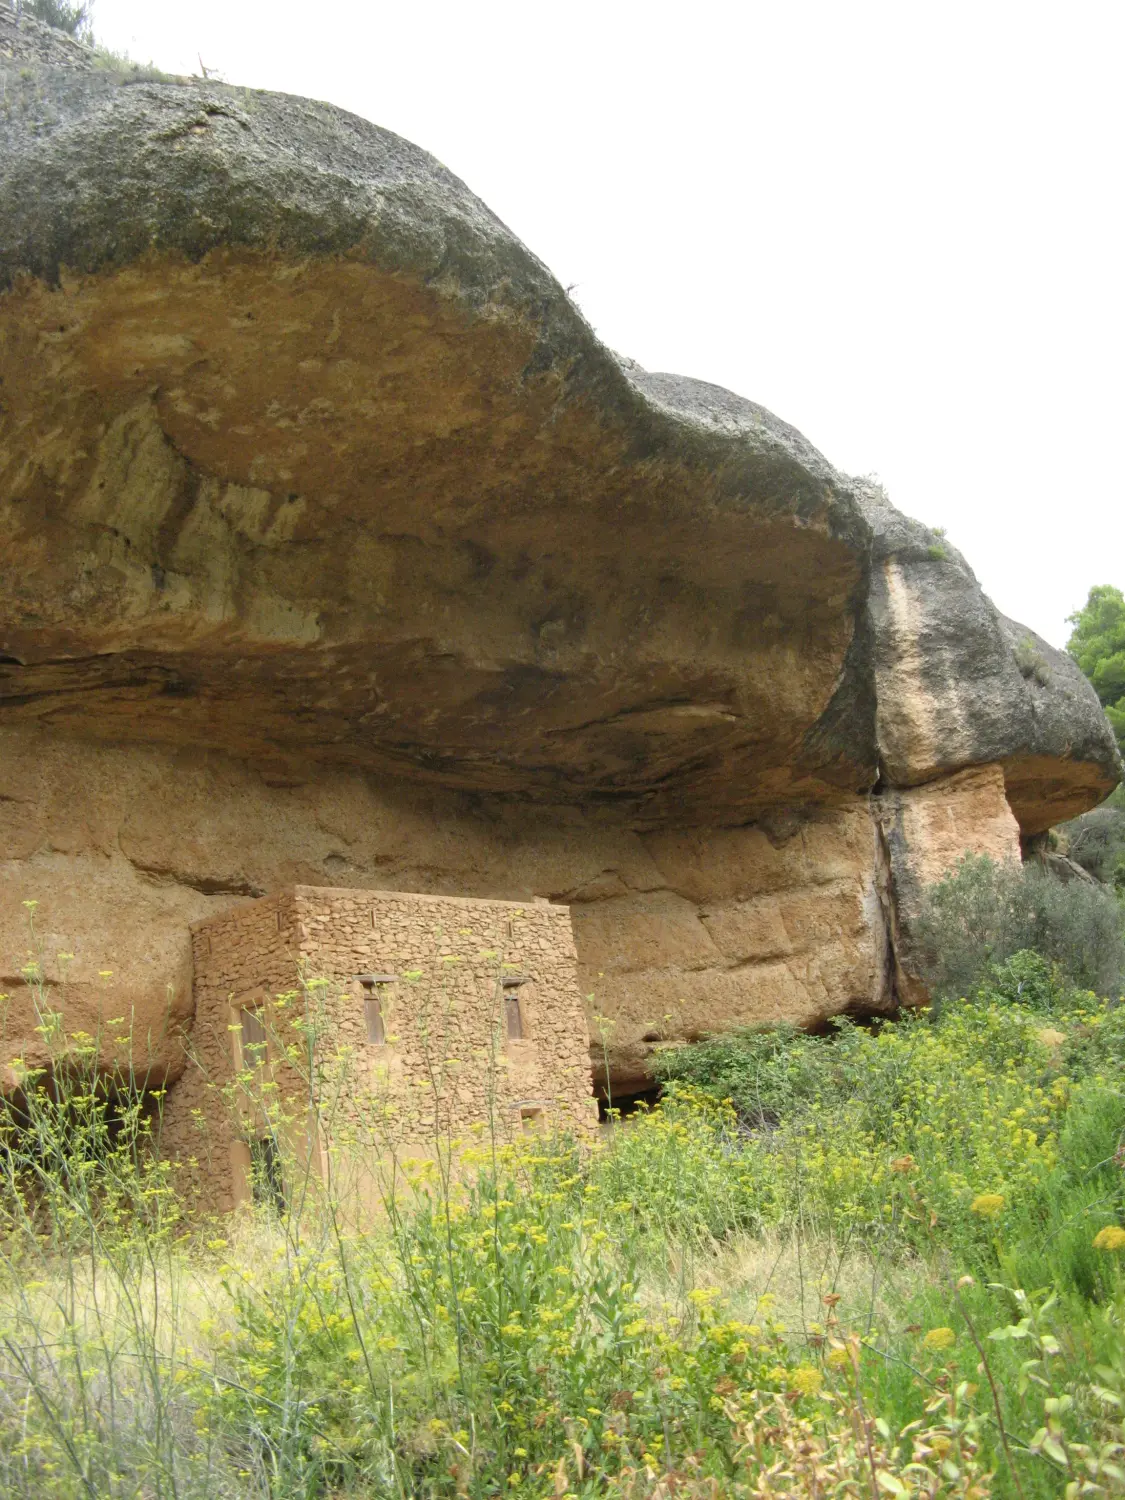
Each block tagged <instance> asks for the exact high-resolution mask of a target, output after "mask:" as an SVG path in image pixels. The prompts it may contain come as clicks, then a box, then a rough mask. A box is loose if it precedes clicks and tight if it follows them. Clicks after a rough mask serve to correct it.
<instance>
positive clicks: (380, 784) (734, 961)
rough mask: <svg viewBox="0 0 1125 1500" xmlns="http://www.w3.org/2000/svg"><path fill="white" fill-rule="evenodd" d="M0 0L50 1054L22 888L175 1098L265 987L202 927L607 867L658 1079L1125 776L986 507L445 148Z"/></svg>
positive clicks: (6, 892)
mask: <svg viewBox="0 0 1125 1500" xmlns="http://www.w3.org/2000/svg"><path fill="white" fill-rule="evenodd" d="M4 15H5V12H4V11H3V10H2V9H0V89H2V92H3V99H4V109H3V110H2V111H0V959H2V960H3V962H2V965H0V983H2V986H3V989H4V990H5V991H7V992H8V993H9V994H10V996H11V999H10V1004H9V1012H8V1030H9V1034H10V1036H11V1045H12V1046H13V1047H15V1048H17V1049H21V1050H22V1051H23V1052H24V1053H25V1054H26V1056H27V1057H28V1059H29V1060H34V1058H35V1056H36V1049H37V1047H38V1046H39V1043H38V1039H37V1035H36V1032H35V1014H34V1007H33V1006H32V1004H31V997H30V996H29V994H28V992H27V990H26V987H25V986H24V985H23V984H22V981H21V976H20V966H21V964H22V963H23V961H24V959H25V956H26V953H27V950H28V947H29V944H30V943H31V941H32V940H31V939H30V938H29V936H28V933H27V909H26V908H25V907H24V905H23V903H24V902H25V901H28V900H35V901H38V902H39V906H38V908H37V910H36V920H37V937H36V939H35V942H36V943H37V944H38V947H39V951H40V954H41V957H42V961H43V964H44V967H45V972H46V976H47V981H48V984H49V986H50V989H51V999H52V1003H58V1004H61V1005H62V1006H63V1008H64V1010H65V1013H66V1015H67V1018H68V1021H69V1022H70V1023H71V1024H73V1025H76V1026H82V1027H83V1028H85V1029H86V1030H89V1031H95V1032H96V1030H97V1027H98V1024H99V1020H100V1018H102V1017H103V1016H104V1007H105V1005H106V1004H107V1003H111V1004H112V1007H113V1012H112V1013H113V1014H114V1015H129V1016H131V1017H132V1018H133V1036H134V1047H135V1053H136V1056H137V1059H138V1060H139V1061H143V1063H144V1065H145V1066H148V1067H151V1068H152V1070H153V1076H154V1077H163V1078H165V1079H167V1080H168V1081H169V1082H170V1083H171V1084H172V1085H173V1091H172V1093H171V1095H170V1097H169V1109H170V1111H171V1112H172V1113H173V1114H175V1112H176V1111H177V1110H180V1113H181V1114H182V1110H181V1102H182V1101H183V1100H186V1098H187V1097H188V1094H189V1093H190V1091H191V1089H192V1088H193V1087H194V1085H193V1084H191V1082H190V1079H191V1076H192V1075H191V1073H190V1070H189V1071H187V1072H185V1069H186V1068H187V1058H188V1056H189V1055H190V1053H191V1050H192V1049H193V1048H194V1049H195V1050H196V1051H197V1052H199V1051H201V1050H205V1049H206V1048H207V1047H209V1046H211V1045H212V1042H210V1041H208V1040H207V1038H208V1037H209V1036H211V1034H212V1033H211V1032H210V1031H209V1030H208V1027H209V1026H210V1025H211V1022H209V1021H206V1020H205V1016H204V1010H205V1009H206V1006H207V1005H212V1004H214V1005H218V1004H220V1003H222V1004H225V1003H226V1002H225V999H224V1000H223V1001H222V1002H220V1001H219V1000H216V999H214V995H213V994H212V990H211V989H210V988H208V986H210V985H211V980H209V979H207V978H206V973H205V971H203V972H204V978H203V980H201V981H200V982H201V983H202V984H203V990H202V991H200V993H203V992H204V991H206V993H207V994H208V995H211V996H212V998H211V999H209V1000H207V1001H206V1003H204V1002H198V1003H197V1000H196V998H194V997H193V989H192V954H191V941H190V939H189V929H190V928H191V926H192V924H193V923H197V922H200V921H207V920H209V919H215V918H222V917H223V914H224V913H227V912H229V911H231V910H232V908H234V907H235V906H236V905H237V904H238V903H240V902H245V901H246V899H247V898H259V897H264V896H267V895H268V894H269V893H273V892H277V891H279V890H282V889H288V888H290V887H294V886H297V887H308V888H314V887H315V888H324V889H333V890H339V888H341V887H347V888H349V889H350V890H352V891H356V890H359V891H362V892H364V893H366V894H365V896H364V898H363V899H367V900H374V899H375V898H374V895H373V894H372V893H377V892H384V893H385V892H392V891H393V892H403V891H407V892H410V891H415V892H420V893H424V894H426V895H429V896H432V897H441V898H479V899H482V900H486V901H488V902H490V903H495V902H503V901H512V902H516V903H518V904H519V905H521V906H523V907H524V908H525V909H526V911H527V912H529V913H534V912H536V911H537V910H538V907H537V906H536V904H535V903H536V898H540V900H546V901H549V902H555V903H559V904H562V905H566V906H569V908H570V909H571V912H572V920H573V932H574V941H575V944H576V949H577V964H578V973H579V985H580V990H581V993H582V994H583V995H585V994H593V995H594V997H595V1000H594V1004H595V1006H596V1007H597V1011H598V1013H599V1014H601V1015H604V1016H605V1017H606V1018H607V1024H608V1030H607V1035H606V1047H605V1049H604V1051H603V1049H602V1047H601V1046H600V1045H599V1046H597V1047H595V1048H594V1049H593V1053H592V1056H591V1058H590V1061H591V1063H592V1065H593V1066H594V1068H595V1070H596V1071H597V1073H598V1074H599V1076H600V1075H601V1074H602V1073H604V1071H605V1069H606V1066H607V1065H608V1071H609V1073H610V1075H611V1077H612V1079H613V1081H614V1084H615V1087H616V1088H618V1089H619V1090H621V1089H628V1088H637V1089H640V1088H642V1087H644V1085H645V1084H646V1082H647V1081H648V1079H649V1077H650V1069H651V1057H652V1051H653V1048H655V1047H657V1046H659V1045H661V1044H662V1043H663V1042H664V1041H669V1040H677V1039H680V1040H684V1039H687V1040H690V1039H692V1038H695V1037H698V1036H699V1035H701V1034H703V1033H705V1032H708V1031H715V1030H721V1029H722V1028H723V1027H727V1026H731V1025H736V1024H739V1025H741V1024H750V1023H768V1022H772V1021H778V1020H782V1019H784V1020H788V1021H792V1022H795V1023H798V1024H801V1025H814V1024H817V1023H819V1022H822V1021H823V1020H824V1019H825V1018H827V1017H829V1016H831V1015H833V1014H837V1013H840V1012H842V1011H851V1012H867V1013H870V1012H873V1011H881V1010H883V1011H885V1010H889V1009H892V1008H893V1007H895V1006H896V1005H898V1004H900V1003H901V1002H903V1001H904V1000H906V1001H912V1000H916V999H918V998H920V996H921V989H920V985H919V981H918V978H917V973H916V964H915V963H914V960H913V951H912V936H911V931H912V922H913V918H914V915H915V913H916V910H917V903H918V900H919V898H920V892H921V889H922V887H923V885H924V884H925V882H927V881H928V880H931V879H933V878H936V877H938V876H939V875H940V874H942V873H944V871H945V870H946V869H947V868H949V866H950V865H951V864H952V863H954V862H955V861H956V859H957V858H958V857H959V855H960V854H961V853H963V852H964V851H966V850H976V851H982V852H988V853H991V854H994V855H996V856H997V857H1011V858H1016V857H1018V849H1019V839H1020V838H1023V839H1024V840H1025V841H1027V840H1030V839H1034V838H1035V837H1036V836H1037V835H1038V834H1040V833H1041V832H1042V831H1043V830H1045V829H1047V828H1049V827H1050V826H1051V824H1053V823H1055V822H1058V821H1060V820H1062V819H1064V818H1067V817H1071V816H1073V815H1074V814H1076V813H1078V812H1080V811H1082V810H1083V809H1084V808H1087V807H1090V806H1092V805H1093V804H1095V803H1096V802H1097V801H1099V800H1100V799H1101V798H1102V797H1104V796H1105V795H1106V793H1107V792H1108V791H1109V790H1110V789H1111V788H1112V786H1113V785H1114V784H1115V783H1116V781H1117V780H1118V778H1119V775H1120V773H1121V765H1120V761H1119V758H1118V755H1117V751H1116V747H1115V743H1114V739H1113V736H1112V734H1111V732H1110V731H1109V728H1108V725H1107V724H1106V721H1105V718H1104V716H1103V714H1102V712H1101V709H1100V707H1099V705H1098V702H1097V699H1096V697H1095V695H1094V693H1093V691H1092V690H1091V689H1090V687H1089V685H1088V684H1087V683H1086V681H1085V680H1084V678H1083V677H1082V676H1081V674H1080V673H1079V672H1078V671H1077V668H1076V667H1075V666H1074V664H1073V663H1072V662H1071V661H1070V660H1069V659H1068V658H1067V657H1066V656H1065V655H1064V654H1062V653H1060V652H1056V651H1054V650H1052V648H1051V647H1050V646H1048V645H1047V644H1046V643H1045V642H1043V641H1040V640H1038V639H1036V638H1035V637H1033V636H1032V635H1031V634H1030V632H1028V631H1027V630H1025V629H1024V628H1023V627H1021V626H1019V625H1017V624H1015V623H1014V622H1012V621H1009V620H1006V619H1005V618H1003V617H1002V616H1001V615H999V614H998V612H997V611H996V610H995V608H994V607H993V606H992V604H991V603H990V602H989V600H988V599H987V598H985V596H984V595H983V594H982V592H981V590H980V588H979V586H978V584H977V582H976V579H975V578H974V576H973V574H972V571H971V569H970V568H969V566H968V564H967V562H966V561H965V559H964V558H963V557H961V556H960V554H959V553H958V552H957V551H956V550H955V549H954V548H952V547H951V546H949V544H948V543H947V542H945V541H944V540H943V539H942V538H940V537H939V536H937V535H936V534H935V533H933V532H931V531H930V530H928V529H927V528H926V527H925V526H923V525H920V524H919V523H917V522H915V521H912V520H909V519H908V518H906V517H904V516H902V515H901V514H899V512H897V511H896V510H895V509H894V508H893V506H892V505H891V504H890V503H889V502H888V500H887V499H886V497H885V496H884V495H882V493H881V492H879V491H878V490H877V489H875V488H873V487H872V486H871V485H870V484H868V483H866V482H864V481H859V480H855V479H851V478H849V477H848V476H846V475H844V474H841V473H839V472H838V471H837V470H835V469H834V468H833V467H832V466H831V464H829V463H828V462H827V460H826V459H825V458H824V457H823V456H822V455H821V454H820V453H818V452H817V451H816V449H815V448H813V447H812V445H811V444H810V443H809V442H808V441H807V440H806V439H805V438H804V437H803V436H802V435H801V434H800V433H798V432H796V431H795V430H794V429H793V428H792V427H790V426H788V425H787V424H786V423H785V422H783V421H781V420H779V419H778V418H777V417H775V416H773V415H772V414H771V413H770V412H768V411H765V410H764V409H763V408H762V407H760V406H756V405H755V404H754V403H752V402H750V401H746V400H743V399H742V398H740V397H738V396H735V395H732V394H731V393H730V392H728V391H724V390H721V389H719V388H718V387H715V386H712V385H708V384H705V383H703V382H700V381H695V380H689V379H684V378H682V377H678V376H673V375H666V374H654V373H651V372H648V371H645V370H642V369H641V368H640V367H639V366H637V365H635V364H634V363H632V362H631V361H628V360H622V359H620V358H618V357H617V356H616V355H614V354H613V353H612V352H611V351H610V350H608V349H607V348H605V347H604V346H603V345H602V344H600V343H599V342H598V340H597V338H596V337H595V335H594V333H593V331H592V330H591V329H590V328H589V326H588V325H587V324H586V323H585V321H584V320H583V318H582V316H581V315H580V313H579V312H578V311H577V309H576V308H575V307H574V305H573V304H572V303H571V302H570V300H569V298H568V297H567V295H566V293H565V291H564V290H563V289H562V288H561V287H560V286H559V285H558V283H557V282H556V281H555V279H554V278H553V277H552V276H551V274H550V273H549V272H548V271H547V269H546V268H545V267H544V266H543V265H542V264H541V263H540V262H539V261H538V260H537V259H536V258H535V256H534V255H533V254H532V253H531V252H530V251H529V250H528V249H527V248H526V247H525V246H524V245H522V244H521V243H520V242H519V241H518V240H517V239H516V238H515V236H514V235H512V234H511V232H510V231H509V230H508V229H507V228H506V227H505V226H504V225H503V224H502V223H501V222H500V221H499V220H498V219H497V218H496V217H495V215H493V214H492V213H491V212H490V211H489V210H488V208H487V207H486V206H485V205H484V204H483V203H481V202H480V201H479V199H477V198H475V197H474V196H473V194H472V193H471V192H470V191H469V189H468V188H467V187H466V186H465V184H464V183H462V182H460V181H459V180H458V179H457V178H455V177H453V176H452V175H451V174H450V173H449V172H448V171H446V170H445V168H443V167H442V166H441V165H440V164H439V163H437V162H436V161H434V160H433V158H432V157H430V156H428V155H427V154H426V153H425V152H424V151H422V150H420V149H419V148H418V147H416V146H413V145H411V144H410V143H409V142H407V141H404V140H402V139H401V138H400V137H398V136H395V135H393V134H391V133H390V132H388V131H386V130H381V129H379V128H378V127H376V126H374V125H371V124H369V123H367V122H366V121H364V120H360V119H357V118H356V117H355V116H353V115H349V114H347V113H345V112H344V111H341V110H338V109H335V108H333V107H332V106H331V105H328V104H323V103H317V102H314V101H309V100H300V99H293V98H289V97H286V96H283V95H277V94H270V93H265V92H262V91H258V90H249V89H240V88H235V87H227V86H226V85H223V84H219V83H216V82H213V81H210V80H199V79H161V78H147V77H142V76H140V75H138V74H136V73H135V72H126V73H122V74H120V75H119V74H117V73H115V72H114V71H113V69H112V68H109V69H107V68H102V67H99V68H97V69H91V68H89V67H87V66H86V63H87V62H88V61H89V59H88V55H87V54H86V53H85V50H84V49H79V50H78V53H75V54H74V55H73V57H72V55H71V54H72V52H73V47H72V45H71V44H69V43H68V44H67V45H65V46H64V45H63V44H62V43H59V44H58V46H57V47H56V46H55V44H54V42H53V41H51V39H50V37H49V36H48V39H47V41H50V45H49V46H48V45H47V41H45V40H44V36H43V31H42V28H37V27H34V26H30V25H29V24H28V23H27V22H26V19H25V20H21V21H19V22H18V24H17V23H16V22H15V21H14V20H13V18H12V17H11V14H10V13H8V19H7V20H4V19H3V17H4ZM72 63H73V65H72ZM732 295H734V293H732ZM738 295H744V288H743V287H741V285H740V287H739V289H738ZM950 419H951V420H956V412H955V411H952V412H951V418H950ZM998 498H999V497H998ZM271 899H272V898H271ZM302 899H304V898H302ZM325 899H329V898H325ZM331 899H332V900H336V899H340V900H343V899H344V898H343V897H339V898H337V897H332V898H331ZM348 899H352V898H348ZM356 899H359V898H356ZM395 899H397V900H401V899H403V898H401V897H396V898H395ZM252 909H257V908H252ZM260 909H261V910H262V911H265V910H266V908H265V907H264V906H263V907H261V908H260ZM546 910H548V908H544V911H546ZM240 920H245V921H247V922H249V921H250V920H251V919H250V918H249V917H245V918H242V919H240ZM255 920H256V919H255ZM294 920H296V918H294ZM537 920H542V921H548V920H556V919H555V918H547V917H546V916H543V917H541V918H537ZM314 927H315V924H314ZM314 927H310V928H309V931H310V932H312V931H313V930H314ZM216 931H218V929H216ZM275 936H276V933H275ZM271 941H272V939H271ZM310 941H312V939H311V938H310ZM59 952H66V953H70V954H73V955H74V957H73V959H71V960H68V961H67V962H66V964H65V965H60V964H59V962H58V961H57V960H56V959H55V957H54V955H55V954H56V953H59ZM326 952H327V950H326ZM329 956H330V955H329ZM198 957H199V955H198V951H197V954H196V958H197V960H198ZM276 958H277V965H276V968H275V969H273V970H270V971H269V973H267V972H266V969H263V972H262V974H261V976H260V978H258V979H255V980H254V981H253V983H254V984H260V985H262V986H264V987H266V988H272V989H278V988H279V989H280V992H282V993H284V992H286V991H288V990H290V989H292V988H293V986H294V985H295V983H296V974H295V972H294V971H293V969H292V963H293V962H294V961H295V959H294V951H291V948H289V949H286V950H285V951H284V955H283V953H282V950H281V949H280V948H278V950H277V954H276ZM262 959H263V963H265V960H266V954H265V950H264V949H263V950H262ZM376 959H378V962H379V963H382V962H386V963H387V965H388V966H389V968H395V969H396V971H397V964H395V963H392V962H391V957H390V955H388V956H387V957H386V958H385V959H383V958H382V957H381V956H379V955H376V954H373V955H372V956H371V958H370V963H371V964H372V965H375V964H376ZM272 961H273V960H272V959H271V960H270V962H272ZM367 961H368V960H366V959H365V960H364V962H367ZM341 962H343V955H342V954H341ZM528 962H529V963H530V959H528ZM354 963H355V964H358V963H359V957H358V956H356V957H355V958H354ZM352 964H353V958H352V957H348V959H347V963H346V964H344V966H343V968H341V969H339V971H338V973H337V975H336V977H337V978H341V979H342V978H344V977H346V974H345V970H346V969H347V968H348V966H349V965H352ZM266 967H267V968H268V965H267V966H266ZM64 970H65V983H64ZM107 970H110V971H112V978H111V980H106V979H105V977H104V974H105V971H107ZM283 971H284V972H283ZM371 972H375V968H374V967H373V968H372V970H371ZM226 982H227V981H226V980H225V979H224V980H222V984H225V983H226ZM215 983H216V984H218V985H219V988H221V987H222V985H221V984H219V981H218V979H216V980H215ZM231 983H232V984H234V983H235V980H234V979H232V980H231ZM237 983H238V984H241V980H240V979H239V980H238V981H237ZM214 993H215V994H217V993H218V991H217V990H215V991H214ZM357 1014H358V1012H355V1013H354V1014H353V1020H354V1019H355V1015H357ZM578 1035H580V1029H579V1031H575V1032H573V1033H568V1034H567V1035H566V1036H562V1035H561V1034H560V1037H559V1041H558V1045H559V1046H560V1047H564V1048H570V1047H571V1046H572V1045H575V1043H574V1037H576V1036H578ZM215 1045H217V1043H216V1044H215ZM552 1045H553V1044H552ZM567 1055H568V1056H569V1053H568V1054H567ZM552 1066H553V1064H552ZM568 1066H569V1064H568ZM177 1079H181V1080H182V1081H181V1082H176V1080H177ZM465 1086H466V1087H467V1086H468V1085H467V1083H466V1085H465ZM177 1101H180V1102H177ZM193 1107H194V1106H193ZM228 1155H229V1153H228ZM230 1170H231V1168H230V1166H229V1162H228V1165H227V1167H226V1168H224V1171H225V1172H227V1173H228V1174H229V1172H230ZM224 1180H225V1181H226V1182H227V1186H226V1187H225V1188H224V1189H223V1191H224V1192H226V1193H227V1194H228V1196H229V1195H230V1193H231V1192H232V1191H233V1189H232V1188H231V1187H230V1182H229V1180H228V1179H224Z"/></svg>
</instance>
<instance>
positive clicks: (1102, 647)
mask: <svg viewBox="0 0 1125 1500" xmlns="http://www.w3.org/2000/svg"><path fill="white" fill-rule="evenodd" d="M1070 623H1071V624H1072V625H1073V626H1074V630H1073V632H1072V633H1071V637H1070V640H1069V641H1068V642H1067V648H1066V649H1067V650H1068V651H1069V652H1070V654H1071V656H1073V657H1074V660H1075V661H1076V662H1077V663H1078V665H1079V666H1080V667H1081V668H1082V670H1083V672H1085V674H1086V676H1087V677H1088V678H1089V679H1090V681H1091V683H1092V684H1093V686H1094V691H1095V692H1096V693H1097V695H1098V698H1099V699H1100V701H1101V705H1102V707H1103V708H1104V709H1105V711H1106V717H1107V718H1108V719H1109V722H1110V723H1111V724H1112V725H1113V732H1114V734H1116V736H1117V743H1118V745H1120V746H1121V749H1122V753H1125V597H1123V596H1122V593H1121V590H1120V589H1115V588H1113V587H1112V585H1110V584H1108V583H1103V584H1098V585H1097V586H1096V587H1095V588H1092V589H1091V590H1090V597H1089V598H1088V599H1087V600H1086V604H1085V606H1084V607H1083V608H1082V609H1080V610H1079V611H1078V612H1077V613H1076V614H1073V615H1071V616H1070Z"/></svg>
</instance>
